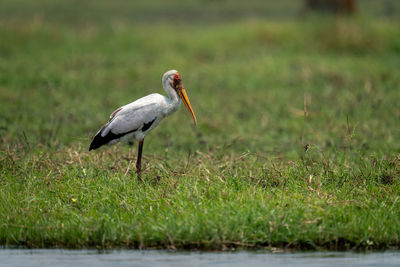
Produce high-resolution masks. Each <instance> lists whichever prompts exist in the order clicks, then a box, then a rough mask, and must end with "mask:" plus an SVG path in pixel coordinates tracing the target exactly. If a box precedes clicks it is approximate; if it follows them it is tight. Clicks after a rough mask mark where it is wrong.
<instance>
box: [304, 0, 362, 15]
mask: <svg viewBox="0 0 400 267" xmlns="http://www.w3.org/2000/svg"><path fill="white" fill-rule="evenodd" d="M305 7H306V9H307V10H312V11H317V12H330V13H334V14H347V15H350V14H354V13H355V12H356V11H357V3H356V0H305Z"/></svg>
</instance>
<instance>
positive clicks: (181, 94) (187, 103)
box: [178, 84, 197, 125]
mask: <svg viewBox="0 0 400 267" xmlns="http://www.w3.org/2000/svg"><path fill="white" fill-rule="evenodd" d="M179 87H180V88H178V94H179V97H180V98H181V99H182V101H183V103H185V106H186V108H187V110H188V111H189V112H190V115H192V118H193V121H194V125H197V120H196V115H194V111H193V109H192V106H191V105H190V101H189V98H188V96H187V94H186V90H185V87H183V85H182V84H180V86H179Z"/></svg>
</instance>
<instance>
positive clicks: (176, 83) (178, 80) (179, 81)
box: [174, 73, 182, 89]
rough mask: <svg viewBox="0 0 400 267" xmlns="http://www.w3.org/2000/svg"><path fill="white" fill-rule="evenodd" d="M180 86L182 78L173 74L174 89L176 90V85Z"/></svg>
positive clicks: (177, 74)
mask: <svg viewBox="0 0 400 267" xmlns="http://www.w3.org/2000/svg"><path fill="white" fill-rule="evenodd" d="M180 84H182V78H181V75H179V73H175V75H174V88H175V89H176V86H177V85H180Z"/></svg>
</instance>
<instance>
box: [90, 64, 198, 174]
mask: <svg viewBox="0 0 400 267" xmlns="http://www.w3.org/2000/svg"><path fill="white" fill-rule="evenodd" d="M162 85H163V87H164V90H165V91H166V92H167V94H168V97H166V96H164V95H160V94H151V95H148V96H145V97H142V98H140V99H138V100H136V101H134V102H132V103H130V104H127V105H125V106H122V107H120V108H117V109H116V110H115V111H114V112H113V113H112V114H111V115H110V120H109V121H108V122H107V123H106V124H105V125H104V126H103V127H101V129H100V130H99V131H98V132H97V133H96V135H95V137H94V138H93V141H92V143H91V144H90V147H89V151H90V150H93V149H97V148H99V147H101V146H102V145H105V144H115V143H117V142H119V141H129V140H132V139H136V140H137V141H138V142H139V149H138V157H137V160H136V173H137V177H138V179H139V180H141V176H140V173H141V158H142V151H143V141H144V138H145V136H146V135H147V133H148V132H150V131H151V130H152V129H153V128H154V127H156V126H157V125H158V124H159V123H160V121H161V120H162V119H163V118H165V117H166V116H168V115H170V114H172V113H173V112H175V111H176V110H177V109H178V108H179V106H180V104H181V99H182V101H183V103H185V106H186V108H187V109H188V111H189V112H190V114H191V115H192V117H193V121H194V124H195V125H196V123H197V120H196V116H195V115H194V112H193V109H192V107H191V105H190V102H189V99H188V96H187V94H186V90H185V87H184V86H183V83H182V78H181V76H180V75H179V73H178V71H176V70H170V71H167V72H166V73H165V74H164V75H163V77H162Z"/></svg>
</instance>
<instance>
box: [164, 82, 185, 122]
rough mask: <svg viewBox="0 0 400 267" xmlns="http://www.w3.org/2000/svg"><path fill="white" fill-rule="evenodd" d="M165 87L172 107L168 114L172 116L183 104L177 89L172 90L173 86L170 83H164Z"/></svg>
mask: <svg viewBox="0 0 400 267" xmlns="http://www.w3.org/2000/svg"><path fill="white" fill-rule="evenodd" d="M163 87H164V90H165V92H166V93H167V95H168V102H169V103H168V104H169V105H170V107H169V109H168V111H167V113H168V114H170V113H172V112H174V111H175V110H177V109H178V108H179V106H180V104H181V99H180V98H179V96H178V94H177V92H176V91H175V89H174V88H172V86H171V85H170V84H169V83H168V82H165V83H163Z"/></svg>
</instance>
